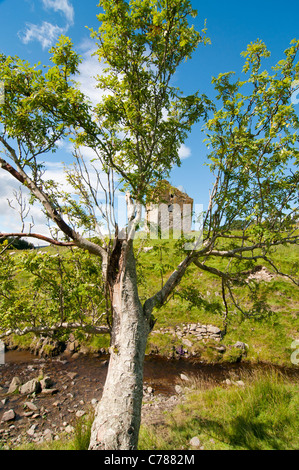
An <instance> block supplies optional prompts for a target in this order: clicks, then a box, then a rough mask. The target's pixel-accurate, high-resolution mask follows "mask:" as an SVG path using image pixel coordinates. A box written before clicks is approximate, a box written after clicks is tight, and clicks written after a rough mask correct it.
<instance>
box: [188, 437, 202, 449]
mask: <svg viewBox="0 0 299 470" xmlns="http://www.w3.org/2000/svg"><path fill="white" fill-rule="evenodd" d="M189 444H190V446H192V447H200V446H201V442H200V440H199V439H198V437H192V439H190V441H189Z"/></svg>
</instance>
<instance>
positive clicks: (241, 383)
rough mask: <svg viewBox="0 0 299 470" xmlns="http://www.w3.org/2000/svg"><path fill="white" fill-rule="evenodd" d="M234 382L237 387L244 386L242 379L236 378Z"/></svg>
mask: <svg viewBox="0 0 299 470" xmlns="http://www.w3.org/2000/svg"><path fill="white" fill-rule="evenodd" d="M236 384H237V385H238V386H239V387H245V383H244V382H243V380H237V381H236Z"/></svg>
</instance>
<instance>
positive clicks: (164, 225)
mask: <svg viewBox="0 0 299 470" xmlns="http://www.w3.org/2000/svg"><path fill="white" fill-rule="evenodd" d="M192 211H193V199H192V198H191V197H189V196H188V194H186V193H183V192H182V191H180V190H179V189H178V188H176V187H174V186H172V185H171V184H170V183H169V182H168V181H166V180H162V181H161V182H159V183H158V185H157V186H156V188H155V189H154V190H153V193H152V195H151V202H150V203H149V204H147V205H146V226H147V230H148V231H151V232H155V231H156V232H157V233H158V232H159V231H160V233H161V236H162V238H169V236H171V235H172V236H173V238H179V237H180V236H181V234H182V233H189V232H191V226H192Z"/></svg>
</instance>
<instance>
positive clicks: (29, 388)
mask: <svg viewBox="0 0 299 470" xmlns="http://www.w3.org/2000/svg"><path fill="white" fill-rule="evenodd" d="M19 390H20V393H21V394H22V395H30V394H31V393H39V392H40V391H41V385H40V382H39V381H38V380H37V379H32V380H29V382H26V383H25V384H24V385H21V387H20V389H19Z"/></svg>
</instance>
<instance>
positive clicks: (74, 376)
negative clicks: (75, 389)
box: [67, 372, 78, 380]
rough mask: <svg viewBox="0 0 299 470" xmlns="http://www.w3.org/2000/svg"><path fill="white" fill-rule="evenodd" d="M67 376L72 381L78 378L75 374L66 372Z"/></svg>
mask: <svg viewBox="0 0 299 470" xmlns="http://www.w3.org/2000/svg"><path fill="white" fill-rule="evenodd" d="M67 375H68V377H69V378H70V379H71V380H74V378H76V377H77V376H78V374H77V372H68V373H67Z"/></svg>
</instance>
